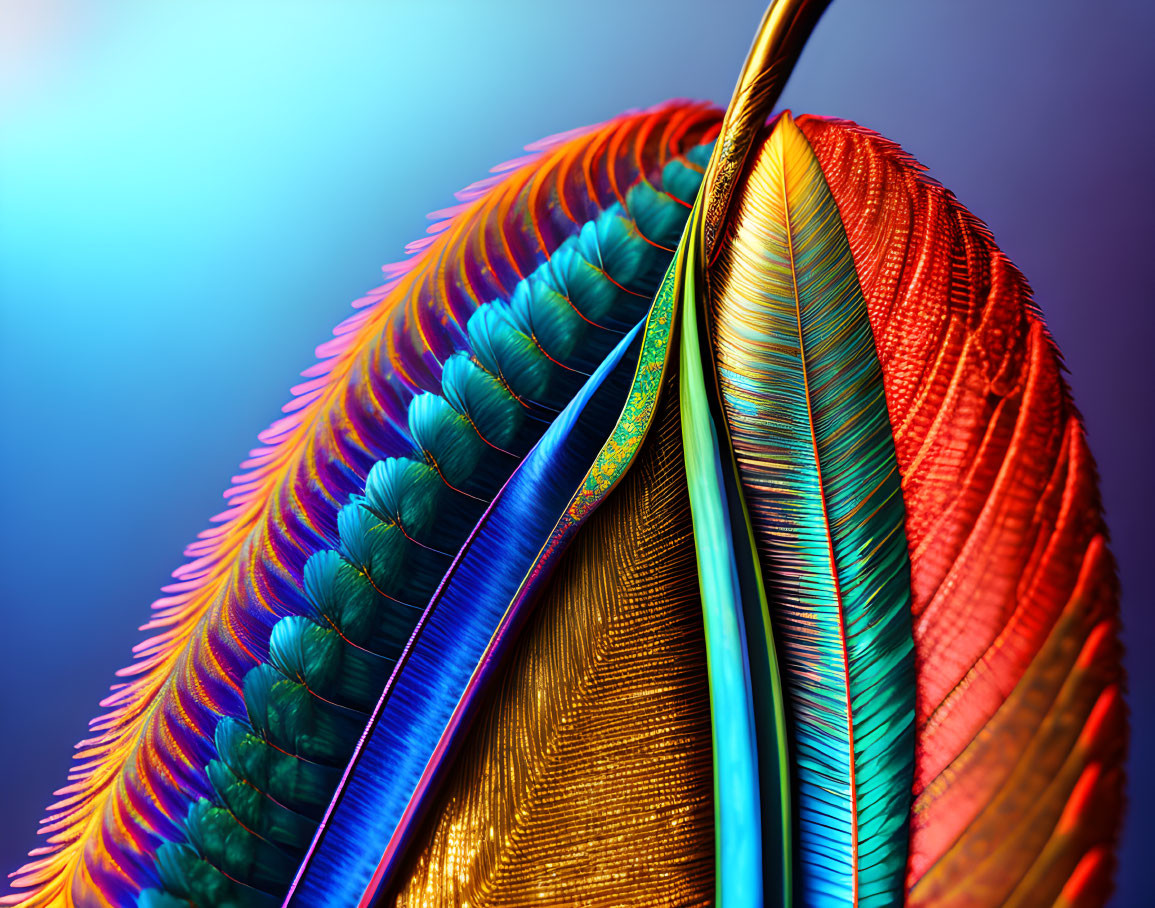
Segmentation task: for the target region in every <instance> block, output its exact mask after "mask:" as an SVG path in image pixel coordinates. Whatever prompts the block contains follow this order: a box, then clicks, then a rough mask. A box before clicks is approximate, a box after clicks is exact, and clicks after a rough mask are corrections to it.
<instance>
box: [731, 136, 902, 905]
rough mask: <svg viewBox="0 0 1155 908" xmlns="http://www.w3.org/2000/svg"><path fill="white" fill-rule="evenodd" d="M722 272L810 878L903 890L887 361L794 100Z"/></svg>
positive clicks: (897, 525)
mask: <svg viewBox="0 0 1155 908" xmlns="http://www.w3.org/2000/svg"><path fill="white" fill-rule="evenodd" d="M749 180H750V187H749V192H748V194H747V198H750V199H754V200H755V201H753V202H746V201H743V202H742V205H741V208H740V210H739V211H738V213H737V214H736V215H735V216H734V219H733V223H732V225H731V235H730V236H729V237H728V239H727V242H726V243H725V244H724V247H723V252H722V253H721V254H720V256H719V259H718V261H717V267H716V268H715V269H714V270H713V272H712V273H713V274H715V275H716V277H715V278H714V281H715V290H714V307H713V312H712V322H713V325H714V328H715V344H716V357H717V361H718V364H719V366H718V376H719V384H720V389H721V398H722V404H723V411H724V413H725V416H726V419H727V421H728V423H729V430H730V436H731V438H732V441H733V449H734V453H735V455H736V459H737V463H738V467H739V473H740V476H741V481H742V485H743V490H744V493H745V496H746V501H747V502H748V504H749V508H750V514H751V519H752V523H753V526H754V529H755V532H756V535H757V539H758V543H759V548H760V550H761V552H762V555H763V557H764V563H765V576H766V580H767V585H768V586H769V587H772V588H773V590H774V595H773V596H772V597H771V601H772V602H774V616H773V617H774V621H775V633H776V637H777V639H778V640H779V642H780V645H781V649H782V663H783V668H784V676H785V680H786V685H787V689H788V695H789V696H788V699H789V706H790V711H791V712H792V714H793V715H792V718H793V729H794V741H793V752H794V755H795V758H796V765H797V789H798V803H799V816H800V824H799V825H800V829H799V850H800V854H801V874H800V875H801V878H802V885H803V894H804V897H805V899H806V901H807V903H809V904H815V905H843V904H857V905H863V906H867V905H878V906H881V905H894V904H901V902H902V899H903V891H904V889H903V887H904V875H905V870H906V850H907V828H906V824H907V818H908V814H909V809H910V791H911V784H912V775H913V761H914V662H913V639H912V632H911V618H910V565H909V560H908V555H907V545H906V537H905V532H904V511H903V501H902V493H901V488H900V485H899V474H898V469H897V463H896V460H895V453H894V440H893V435H892V432H891V426H890V420H889V415H888V411H887V407H886V400H885V397H884V393H883V384H882V373H881V369H880V366H879V363H878V356H877V353H876V350H875V345H874V338H873V335H872V333H871V328H870V323H869V320H868V318H867V311H866V303H865V300H864V299H863V296H862V291H861V289H860V288H859V285H858V278H857V274H856V272H855V268H854V261H853V258H852V256H851V253H850V248H849V244H848V242H847V239H846V234H845V231H844V229H843V226H842V221H841V219H840V217H839V214H838V209H837V207H836V205H835V203H834V200H833V198H832V196H831V194H830V191H829V189H828V188H827V186H826V182H825V180H824V178H823V176H822V172H821V170H820V168H819V166H818V163H817V161H816V159H815V158H814V155H813V152H812V151H811V150H810V147H809V145H808V144H806V140H805V138H804V137H802V135H801V133H800V132H798V130H797V127H795V126H794V124H793V122H792V121H790V120H789V118H788V116H784V117H783V119H782V121H781V122H780V123H779V125H778V127H777V129H776V130H775V131H774V133H773V134H772V136H771V138H770V140H769V141H768V142H767V143H766V145H765V146H763V149H762V151H761V152H760V156H759V159H758V161H757V162H756V163H755V165H754V167H753V169H752V171H751V173H750V176H749Z"/></svg>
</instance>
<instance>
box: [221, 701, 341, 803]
mask: <svg viewBox="0 0 1155 908" xmlns="http://www.w3.org/2000/svg"><path fill="white" fill-rule="evenodd" d="M215 740H216V746H217V753H218V754H220V758H221V761H222V762H224V763H225V765H227V766H228V768H229V769H230V770H231V771H232V772H233V774H234V775H235V776H236V777H237V778H239V779H243V780H244V781H245V782H246V783H247V784H249V785H251V786H253V788H255V789H257V790H258V791H262V792H265V793H266V794H267V796H268V797H269V798H271V799H272V800H274V801H276V802H277V803H278V804H284V805H287V806H291V807H292V809H293V810H294V811H296V812H297V813H300V814H303V815H304V816H307V817H310V818H311V819H313V820H320V819H321V817H322V816H323V815H324V813H325V808H326V807H327V806H328V804H329V798H330V797H332V792H333V789H334V788H335V787H336V785H337V782H338V780H339V779H340V771H339V769H337V768H334V767H331V766H323V765H321V764H319V763H311V762H309V761H308V760H299V759H297V758H296V757H295V756H293V755H292V754H289V753H286V752H285V751H283V750H278V749H277V748H276V747H273V746H272V745H271V744H270V743H269V742H268V741H267V740H266V739H265V738H263V737H261V736H260V735H258V734H256V733H255V732H254V731H253V729H252V728H250V727H249V726H248V725H246V724H245V723H243V722H241V721H240V720H239V719H234V718H232V717H228V718H225V719H222V720H221V721H220V722H219V723H217V729H216V735H215Z"/></svg>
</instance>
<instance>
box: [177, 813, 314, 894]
mask: <svg viewBox="0 0 1155 908" xmlns="http://www.w3.org/2000/svg"><path fill="white" fill-rule="evenodd" d="M184 826H185V832H186V834H187V835H188V842H189V844H190V845H191V846H192V847H193V850H194V851H196V852H197V854H199V855H200V856H201V857H202V858H204V859H205V860H206V861H208V862H209V863H210V864H212V865H213V866H214V867H216V868H217V869H218V870H219V871H220V872H221V873H223V874H224V875H225V876H227V877H229V878H230V879H234V880H235V879H243V880H245V881H246V882H248V883H249V884H250V885H252V886H253V887H254V888H256V889H260V890H262V891H264V892H276V891H277V890H278V889H279V888H280V887H282V886H285V885H288V883H290V882H292V879H293V873H294V872H295V871H296V869H297V862H296V861H295V860H293V858H292V857H291V856H290V855H288V854H286V853H285V852H284V851H281V850H280V849H279V848H277V847H276V846H274V845H271V844H270V843H269V842H266V841H265V840H264V839H262V838H260V837H258V836H255V835H252V834H250V833H249V831H248V830H247V829H245V827H243V826H242V825H241V824H240V823H238V822H237V819H236V817H234V816H233V815H232V814H231V813H229V811H228V810H226V809H225V808H223V807H218V806H216V805H215V804H213V803H212V802H211V801H207V800H205V799H204V798H201V799H199V800H197V801H194V802H193V803H192V804H191V805H190V806H189V812H188V816H187V817H186V818H185V823H184Z"/></svg>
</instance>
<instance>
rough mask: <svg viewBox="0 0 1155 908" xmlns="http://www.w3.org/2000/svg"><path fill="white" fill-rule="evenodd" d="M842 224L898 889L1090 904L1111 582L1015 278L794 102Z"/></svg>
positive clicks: (978, 230) (1112, 635)
mask: <svg viewBox="0 0 1155 908" xmlns="http://www.w3.org/2000/svg"><path fill="white" fill-rule="evenodd" d="M798 125H799V127H800V128H801V129H802V131H803V133H804V134H805V135H806V137H807V139H808V140H809V141H810V143H811V145H812V146H813V148H814V151H815V154H816V155H817V156H818V159H819V162H820V163H821V166H822V170H823V172H824V174H825V176H826V180H827V182H828V183H829V185H830V189H831V192H832V193H833V195H834V198H835V200H836V202H837V204H838V208H839V211H840V213H841V215H842V219H843V222H844V224H845V226H846V231H847V235H848V237H849V239H850V245H851V250H852V253H853V256H854V262H855V265H856V267H857V270H858V275H859V280H860V281H861V284H862V289H863V292H864V295H865V297H866V299H867V303H868V307H869V316H870V320H871V327H872V329H873V331H874V335H875V341H876V344H877V347H878V352H879V358H880V361H881V364H882V368H883V373H884V381H885V387H886V397H887V405H888V408H889V411H890V417H891V423H892V426H893V428H894V437H895V446H896V451H897V456H898V463H899V469H900V472H901V474H902V477H903V495H904V499H905V504H906V515H907V516H906V532H907V538H908V543H909V547H910V555H911V571H912V589H913V601H912V609H913V614H914V637H915V647H916V660H917V673H918V677H917V722H918V751H917V755H916V767H915V781H914V797H915V801H914V808H913V814H912V819H911V850H910V863H909V871H908V885H909V886H910V894H909V898H908V901H909V903H910V904H911V905H932V904H933V905H936V906H944V905H991V904H1008V905H1010V904H1051V903H1052V902H1054V901H1055V900H1056V899H1060V898H1061V899H1062V901H1063V903H1065V904H1071V905H1084V904H1087V905H1090V904H1101V903H1102V902H1103V901H1105V900H1106V897H1107V894H1108V892H1109V881H1110V875H1111V874H1110V871H1111V862H1112V857H1111V846H1112V845H1113V843H1114V840H1115V838H1116V835H1117V832H1118V825H1119V818H1120V814H1121V805H1122V785H1123V773H1122V759H1123V754H1124V750H1125V739H1126V731H1125V715H1124V707H1123V703H1122V697H1121V687H1122V672H1121V668H1120V664H1119V645H1118V641H1117V623H1118V587H1117V582H1116V577H1115V566H1114V562H1113V560H1112V558H1111V555H1110V552H1109V551H1108V550H1107V546H1106V530H1105V528H1104V525H1103V520H1102V515H1101V508H1100V502H1099V494H1098V489H1097V478H1096V473H1095V466H1094V463H1093V461H1092V459H1091V456H1090V453H1089V452H1088V450H1087V444H1086V440H1085V438H1084V434H1083V427H1082V424H1081V422H1080V418H1079V414H1078V413H1077V411H1076V410H1075V407H1074V405H1073V404H1072V402H1071V398H1070V394H1069V392H1068V390H1067V386H1066V384H1065V382H1064V381H1063V377H1062V364H1061V362H1060V359H1059V355H1058V352H1057V350H1056V349H1055V346H1054V344H1053V342H1052V341H1051V339H1050V337H1049V335H1048V334H1047V330H1046V328H1045V327H1044V325H1043V322H1042V319H1041V317H1040V315H1039V312H1038V310H1037V309H1036V307H1035V306H1034V304H1033V302H1032V301H1031V294H1030V289H1029V287H1028V286H1027V283H1026V281H1025V279H1024V278H1023V276H1022V275H1021V274H1020V273H1019V272H1018V270H1016V269H1015V267H1014V266H1013V265H1012V264H1011V263H1010V262H1009V261H1008V260H1007V258H1006V257H1005V256H1004V255H1003V254H1002V253H1001V252H1000V251H999V249H998V248H997V247H996V246H995V244H994V241H993V239H992V237H991V235H990V232H989V230H988V229H987V228H986V226H985V225H983V224H982V223H980V222H979V221H978V220H977V219H976V218H975V217H974V216H973V215H971V214H970V213H969V212H968V211H966V209H964V208H963V207H962V206H961V205H959V203H958V202H957V200H956V199H955V198H954V196H953V195H952V194H951V193H950V192H948V191H946V190H945V189H943V188H942V187H941V186H940V185H938V184H937V183H936V182H934V181H933V180H931V179H929V178H928V177H926V176H925V174H924V173H923V169H922V167H921V166H920V165H919V164H918V163H917V162H915V161H914V160H913V159H912V158H911V157H910V156H908V155H907V154H906V153H905V152H903V151H902V150H901V149H900V148H899V147H898V146H897V145H895V144H893V143H891V142H889V141H887V140H886V139H883V138H881V137H880V136H877V135H875V134H874V133H871V132H869V131H867V130H864V129H861V128H860V127H858V126H855V125H854V124H850V123H845V122H836V121H831V120H824V119H820V118H815V117H800V118H799V119H798Z"/></svg>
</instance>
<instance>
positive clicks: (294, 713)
mask: <svg viewBox="0 0 1155 908" xmlns="http://www.w3.org/2000/svg"><path fill="white" fill-rule="evenodd" d="M244 692H245V709H246V710H247V711H248V715H249V722H250V724H251V725H252V726H253V728H254V729H256V730H257V731H259V732H260V733H261V734H262V735H263V736H264V737H265V738H266V739H267V740H268V741H269V743H271V744H273V745H274V746H275V747H278V748H280V749H281V750H284V751H286V752H288V753H291V754H296V755H298V756H300V757H302V758H304V759H306V760H309V761H311V762H314V763H324V764H326V765H328V766H341V765H343V764H344V763H345V762H346V761H347V760H348V759H349V755H350V754H351V753H352V751H353V745H354V744H356V742H357V738H358V736H359V735H360V733H361V729H362V727H363V726H364V724H365V721H364V716H360V715H358V714H356V713H350V712H348V711H344V710H339V709H337V708H335V707H332V706H330V705H329V704H326V703H323V702H322V701H320V700H318V699H317V698H316V697H314V696H313V695H312V694H311V693H309V691H308V688H306V687H305V685H303V684H301V683H300V682H299V681H294V680H292V679H290V678H286V677H285V676H284V675H282V674H281V673H280V672H279V671H277V670H276V669H275V668H273V666H271V665H269V664H268V663H262V664H261V665H258V666H257V667H256V668H254V669H253V670H252V671H250V672H249V673H248V674H247V675H245V684H244Z"/></svg>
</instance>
